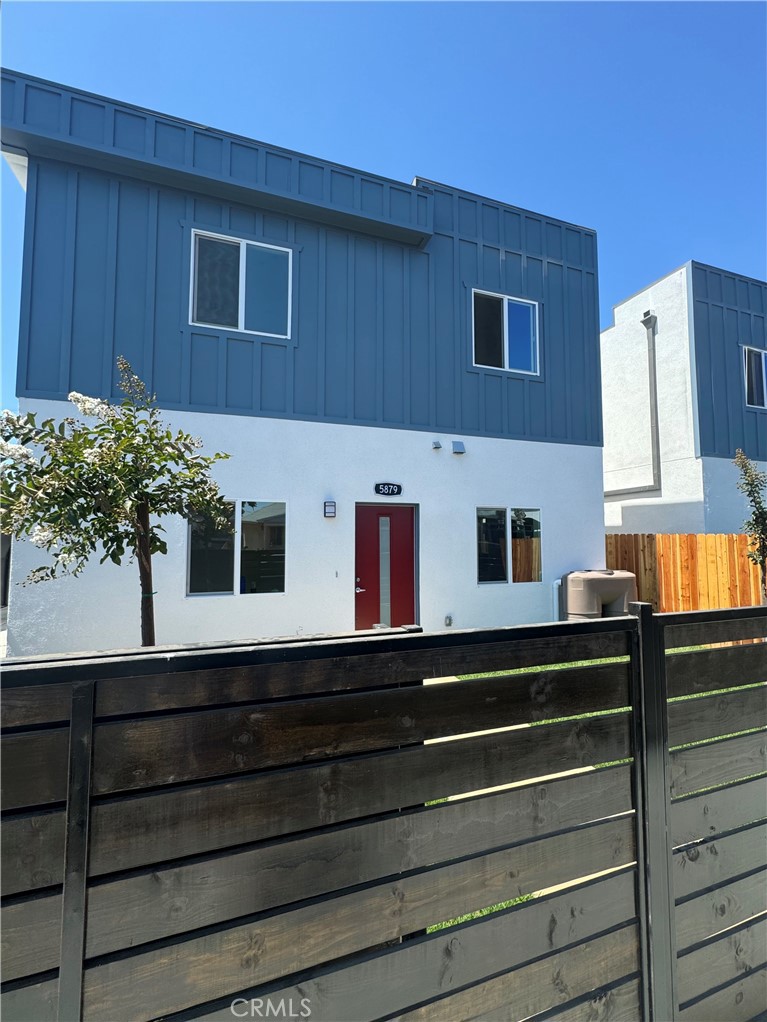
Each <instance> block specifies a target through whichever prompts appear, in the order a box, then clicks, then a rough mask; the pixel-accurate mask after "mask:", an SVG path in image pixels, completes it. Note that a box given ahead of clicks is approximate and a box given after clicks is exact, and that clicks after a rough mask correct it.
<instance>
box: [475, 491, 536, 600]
mask: <svg viewBox="0 0 767 1022" xmlns="http://www.w3.org/2000/svg"><path fill="white" fill-rule="evenodd" d="M507 519H508V521H509V522H510V531H511V547H510V548H509V544H508V530H507V527H506V522H507ZM509 553H510V555H511V556H509ZM509 562H511V581H512V582H540V581H541V580H542V578H543V574H542V571H541V512H540V510H539V509H531V508H516V507H515V508H510V509H508V510H507V509H506V508H505V507H479V508H477V581H478V582H508V581H509Z"/></svg>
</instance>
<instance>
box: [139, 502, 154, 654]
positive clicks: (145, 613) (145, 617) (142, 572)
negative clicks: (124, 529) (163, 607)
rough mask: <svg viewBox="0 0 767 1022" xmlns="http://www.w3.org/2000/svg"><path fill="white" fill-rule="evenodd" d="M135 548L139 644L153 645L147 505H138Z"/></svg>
mask: <svg viewBox="0 0 767 1022" xmlns="http://www.w3.org/2000/svg"><path fill="white" fill-rule="evenodd" d="M136 540H137V542H136V550H137V553H138V571H139V578H140V580H141V645H142V646H154V644H155V640H154V593H153V592H152V555H151V553H150V552H149V505H148V504H147V503H146V501H142V502H141V503H140V504H139V506H138V524H137V526H136Z"/></svg>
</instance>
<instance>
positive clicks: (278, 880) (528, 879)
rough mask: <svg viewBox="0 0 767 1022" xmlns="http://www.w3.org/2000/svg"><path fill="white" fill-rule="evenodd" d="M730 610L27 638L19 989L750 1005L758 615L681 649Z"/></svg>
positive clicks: (57, 996)
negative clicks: (233, 642)
mask: <svg viewBox="0 0 767 1022" xmlns="http://www.w3.org/2000/svg"><path fill="white" fill-rule="evenodd" d="M732 614H735V615H739V616H737V618H736V619H729V618H728V619H727V620H721V621H720V620H718V619H717V620H716V621H715V620H713V619H711V616H710V615H709V616H708V617H707V618H706V620H705V622H703V624H701V623H700V618H701V615H683V616H682V618H684V619H685V620H688V619H692V618H694V620H688V623H687V624H682V622H681V619H680V617H679V616H674V617H673V618H667V619H665V620H664V619H662V618H661V619H659V618H658V617H657V616H653V615H651V614H649V615H648V613H646V612H644V613H643V615H642V616H640V617H639V618H637V617H634V616H632V617H626V618H620V619H612V620H606V621H594V622H587V623H560V624H552V625H538V626H529V627H521V628H508V629H497V630H493V631H489V632H484V631H472V632H456V633H449V634H438V635H423V634H391V633H383V634H379V635H376V636H368V637H364V638H359V637H350V638H342V639H336V640H325V641H304V642H295V643H292V642H279V643H273V644H259V645H256V646H251V647H248V648H211V649H197V650H183V651H182V650H179V651H175V652H168V651H158V652H155V653H151V654H146V653H138V652H136V653H135V654H126V655H115V656H106V657H93V658H85V659H78V658H74V657H64V658H61V659H60V660H59V661H56V662H51V661H38V662H28V663H24V662H18V663H13V662H11V663H10V664H9V665H8V666H7V667H6V670H5V672H4V675H3V679H2V685H3V708H4V717H3V726H4V730H3V736H2V743H1V749H2V766H3V818H2V866H3V869H2V894H3V903H2V923H3V930H2V940H3V980H4V983H3V998H2V999H3V1017H4V1019H6V1020H8V1022H22V1020H30V1022H31V1020H34V1022H47V1020H51V1022H54V1020H56V1019H62V1020H69V1019H72V1020H74V1019H78V1018H83V1019H87V1020H98V1022H107V1020H114V1022H123V1020H129V1019H130V1020H150V1019H160V1018H162V1019H169V1020H170V1019H173V1020H176V1022H181V1020H182V1019H184V1020H191V1019H207V1020H214V1019H217V1020H221V1019H226V1020H230V1022H231V1020H232V1019H233V1018H237V1017H259V1016H258V1015H257V1014H251V1010H250V1008H251V1006H250V1003H249V1002H250V1001H251V999H256V1001H257V1002H259V1003H260V1004H261V1007H260V1008H259V1010H260V1011H261V1012H262V1016H263V1017H277V1018H279V1017H283V1018H285V1017H291V1013H292V1015H293V1017H308V1018H311V1019H314V1020H319V1022H343V1020H353V1022H363V1020H385V1019H395V1018H396V1019H403V1020H404V1019H407V1020H416V1019H418V1020H427V1019H428V1020H434V1022H437V1020H439V1022H447V1020H455V1022H460V1020H463V1019H467V1020H468V1019H474V1018H476V1019H479V1018H483V1019H491V1018H492V1019H527V1018H528V1017H534V1018H537V1017H538V1016H540V1018H541V1020H543V1019H544V1018H545V1019H550V1018H556V1019H558V1020H575V1019H591V1018H594V1019H597V1018H598V1019H600V1020H602V1019H604V1020H613V1022H615V1020H625V1022H636V1020H637V1019H640V1018H641V1019H648V1020H649V1019H650V1018H653V1019H655V1020H657V1022H663V1020H665V1019H666V1018H668V1019H670V1018H671V1015H672V1014H673V1009H671V1011H670V1012H669V1013H668V1014H667V1015H664V1014H663V1011H664V1008H663V1005H664V1003H666V1002H667V1003H668V1004H672V1003H673V1004H676V1003H677V1002H679V1003H680V1004H681V1006H682V1010H681V1012H680V1014H679V1018H681V1019H685V1020H689V1019H695V1020H696V1022H697V1019H698V1018H701V1019H704V1018H709V1017H710V1018H715V1017H718V1018H728V1019H731V1020H732V1022H740V1020H741V1019H742V1020H744V1022H745V1020H746V1019H749V1018H752V1017H754V1016H755V1015H756V1014H757V1013H758V1010H760V1009H759V1008H758V1006H757V1007H754V1006H755V1005H757V1001H758V997H759V995H760V991H762V990H763V981H764V978H765V976H767V971H766V970H765V968H764V963H765V961H767V956H765V955H764V954H763V953H761V951H760V943H759V942H760V939H761V934H762V930H761V929H760V927H762V928H763V927H764V923H765V912H764V906H763V898H762V897H761V893H760V892H762V890H763V885H762V884H761V881H762V880H763V879H764V870H765V856H764V849H763V846H760V843H759V842H760V840H763V837H762V835H763V829H764V822H763V818H764V815H765V814H764V813H763V812H762V813H761V815H760V809H759V807H760V805H762V806H763V804H764V798H762V801H761V803H760V795H759V792H760V790H761V792H762V795H763V794H764V787H763V785H764V770H765V766H764V734H765V733H764V730H762V731H755V730H754V729H755V728H757V727H761V728H763V727H764V724H765V723H766V722H767V718H766V717H765V713H764V685H762V686H761V688H759V687H755V686H756V685H757V684H758V683H760V682H764V681H765V678H767V670H766V668H767V653H766V652H765V650H766V649H767V647H765V645H764V644H763V643H758V644H751V645H741V646H737V647H727V646H724V647H720V648H717V649H712V650H701V651H696V652H694V653H682V654H670V655H669V656H668V657H667V660H668V681H667V680H666V671H665V670H664V660H663V641H664V636H665V640H666V645H669V640H673V643H674V644H675V645H698V644H699V641H698V640H700V633H701V629H703V630H704V632H703V634H704V638H703V640H702V641H703V642H723V641H727V640H728V639H743V638H751V637H754V636H757V637H758V636H763V635H765V633H767V610H759V609H756V608H755V609H754V610H753V611H752V612H751V613H750V616H745V617H744V616H743V615H744V612H742V611H740V612H739V611H735V612H730V615H732ZM720 617H722V616H721V615H720ZM725 617H726V615H725ZM685 629H686V631H685ZM696 629H697V632H696ZM696 636H697V638H696ZM653 657H654V659H653ZM691 658H695V659H691ZM651 660H652V664H651V663H650V661H651ZM456 675H457V676H459V678H460V677H461V676H465V675H477V676H475V677H470V678H465V677H464V679H463V680H453V681H439V682H435V681H434V679H442V678H445V677H450V676H456ZM482 675H484V676H482ZM648 678H649V679H650V683H648V680H647V679H648ZM643 684H644V687H643ZM666 684H668V690H669V695H670V696H671V697H673V698H672V699H671V701H668V702H666V700H665V696H664V697H663V698H660V696H663V690H664V688H665V686H666ZM728 685H738V686H739V689H740V690H739V691H737V692H735V693H733V694H727V695H724V694H722V693H719V692H716V694H714V693H715V690H718V689H721V688H725V687H727V686H728ZM746 686H753V687H746ZM698 693H700V698H697V699H690V700H681V701H675V700H676V699H677V697H679V696H686V695H689V694H698ZM678 707H679V708H681V709H678ZM686 707H690V710H689V711H688V710H687V709H686ZM667 710H668V714H667V716H666V712H667ZM499 728H502V729H505V730H498V729H499ZM658 728H659V729H660V730H663V729H666V730H667V732H668V733H669V734H670V736H671V742H672V745H678V746H683V745H688V744H689V743H690V742H695V741H698V740H704V741H705V742H706V745H704V746H691V747H690V748H689V749H684V748H680V749H679V750H675V751H673V752H671V754H670V755H669V748H668V742H667V741H666V742H663V743H661V744H660V745H658V744H657V743H656V744H655V745H653V743H652V742H651V741H650V740H649V739H651V738H652V736H653V729H658ZM746 729H747V730H748V731H749V732H750V733H748V734H745V735H740V736H739V737H736V738H728V739H723V740H719V739H718V736H719V735H721V734H730V733H734V732H739V731H744V730H746ZM712 739H716V740H715V741H713V742H712ZM651 746H652V750H653V751H652V752H651V753H650V754H649V755H648V751H647V750H648V749H649V748H650V747H651ZM714 746H716V748H713V747H714ZM701 748H704V749H706V750H708V755H700V753H699V752H698V751H697V750H699V749H701ZM650 761H652V762H650ZM648 764H649V767H650V768H651V769H648ZM653 771H654V772H653ZM752 774H761V776H759V777H757V778H756V779H753V778H752V779H751V780H743V778H744V777H746V776H747V775H752ZM659 778H660V779H661V780H660V783H662V784H663V785H665V787H663V788H662V789H661V794H660V798H659V799H658V800H657V802H658V803H659V804H656V803H655V802H649V804H650V806H651V811H650V812H649V813H648V812H645V811H644V806H645V804H647V803H648V799H649V796H651V795H653V785H654V784H657V783H659V782H658V779H659ZM722 785H727V787H726V788H724V789H723V788H722ZM733 785H734V787H733ZM760 785H761V786H762V787H761V789H760ZM500 786H504V787H500ZM714 786H716V790H715V792H714V793H705V794H704V795H703V796H700V795H695V794H694V792H696V791H698V790H699V789H700V788H709V787H714ZM721 791H724V792H725V796H724V798H723V799H722V798H718V796H719V793H720V792H721ZM731 791H736V792H737V799H735V798H729V797H728V795H729V794H731ZM715 796H716V797H715ZM701 798H702V799H703V801H700V800H701ZM696 799H698V802H696ZM736 802H737V806H738V808H739V810H742V811H741V812H740V815H738V813H737V812H736V806H735V803H736ZM666 817H667V818H668V819H666ZM668 820H671V825H670V826H671V829H672V832H673V841H674V850H673V853H672V850H671V849H670V848H669V847H668V844H667V839H666V829H665V827H666V825H667V824H668ZM701 821H703V822H701ZM759 821H762V822H761V823H759ZM760 827H761V829H759V828H760ZM701 828H703V829H702V830H701ZM712 828H713V829H712ZM659 833H660V834H661V835H662V841H661V842H659V841H658V839H657V838H658V834H659ZM713 848H716V851H717V853H719V854H717V855H715V854H713V853H712V852H711V849H713ZM696 850H697V852H698V854H697V855H696V854H695V852H696ZM672 854H673V857H672ZM760 854H761V859H760ZM727 856H729V858H727ZM725 859H726V860H727V861H728V862H729V866H724V867H722V866H720V865H719V864H720V860H721V862H722V863H724V862H725ZM699 861H700V862H701V866H700V867H698V865H697V863H698V862H699ZM685 862H691V863H693V865H692V866H691V867H690V868H689V869H688V868H687V867H686V866H685V865H684V863H685ZM706 863H709V864H710V865H709V871H708V872H706V871H705V869H704V865H705V864H706ZM637 864H639V865H637ZM716 870H719V872H716ZM680 877H681V878H683V879H678V878H680ZM663 880H665V885H666V887H665V889H666V891H667V895H666V897H667V905H666V908H667V914H668V915H669V919H670V918H671V916H670V913H671V905H672V901H671V896H670V894H668V892H669V891H670V890H671V885H672V884H673V885H674V894H675V897H676V901H677V908H676V913H675V922H676V927H675V929H674V933H673V934H672V933H671V930H669V931H668V934H667V935H666V937H667V940H666V944H665V945H664V944H663V942H662V940H661V936H662V935H661V934H660V932H658V933H657V934H656V936H655V937H654V938H653V940H651V937H653V932H652V931H653V929H655V930H659V927H658V923H657V920H656V922H655V925H654V927H651V926H650V925H649V919H648V916H649V909H650V907H651V905H652V904H653V898H656V899H657V896H658V895H657V891H656V887H657V889H658V890H661V889H662V888H663V883H662V881H663ZM680 884H682V886H679V885H680ZM685 885H686V886H685ZM531 895H535V897H532V898H530V899H529V900H525V899H526V898H527V897H528V896H531ZM707 899H708V900H707ZM722 904H724V905H725V908H724V910H723V911H720V907H721V905H722ZM498 906H503V907H500V908H498ZM760 906H761V907H760ZM489 909H494V911H489V912H488V913H487V914H484V915H478V914H477V913H479V912H481V911H483V910H489ZM466 916H469V917H470V918H468V919H466V920H464V918H463V917H466ZM443 923H449V924H450V925H448V926H447V927H445V928H438V929H435V927H437V926H439V924H443ZM762 943H763V942H762ZM672 945H678V947H679V948H680V957H679V962H678V970H675V969H674V962H672V961H671V958H672V957H673V954H675V951H676V948H675V946H672ZM664 947H665V948H666V951H667V952H669V953H667V954H666V957H665V959H663V958H662V956H661V955H660V954H659V951H658V948H664ZM743 948H746V951H744V950H743ZM672 953H673V954H672ZM760 955H761V957H760ZM666 959H668V960H666ZM651 966H652V968H651ZM664 970H665V976H664V975H661V976H659V977H657V976H656V975H655V973H656V972H664ZM651 975H652V976H653V980H652V982H651ZM760 984H762V985H760ZM676 989H678V993H679V996H678V997H677V994H676V992H675V990H676ZM233 1002H235V1003H234V1010H233ZM732 1004H734V1005H735V1007H734V1008H732ZM267 1005H269V1006H270V1007H271V1009H272V1014H271V1015H270V1016H267V1015H266V1014H265V1012H266V1006H267ZM700 1005H703V1007H704V1009H705V1011H709V1007H708V1006H709V1005H710V1006H711V1008H710V1011H711V1012H716V1011H717V1010H720V1015H718V1016H717V1015H715V1014H710V1013H709V1014H704V1015H700V1016H699V1015H696V1014H694V1012H693V1014H690V1011H691V1010H692V1009H693V1008H694V1009H696V1010H697V1009H698V1006H700ZM723 1006H727V1011H729V1012H730V1014H727V1013H726V1012H725V1013H724V1014H722V1013H721V1010H723ZM744 1006H745V1007H744ZM752 1008H753V1010H751V1009H752ZM749 1011H750V1012H751V1013H750V1014H749V1013H748V1012H749ZM302 1012H303V1013H304V1014H303V1015H302V1014H301V1013H302ZM308 1012H311V1014H307V1013H308ZM685 1012H687V1014H685Z"/></svg>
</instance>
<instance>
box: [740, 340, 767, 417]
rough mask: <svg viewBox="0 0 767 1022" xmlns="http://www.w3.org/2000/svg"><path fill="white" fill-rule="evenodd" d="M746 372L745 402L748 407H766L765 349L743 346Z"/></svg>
mask: <svg viewBox="0 0 767 1022" xmlns="http://www.w3.org/2000/svg"><path fill="white" fill-rule="evenodd" d="M743 357H744V360H745V372H746V404H747V405H748V406H749V407H750V408H767V351H764V350H763V349H762V348H744V349H743Z"/></svg>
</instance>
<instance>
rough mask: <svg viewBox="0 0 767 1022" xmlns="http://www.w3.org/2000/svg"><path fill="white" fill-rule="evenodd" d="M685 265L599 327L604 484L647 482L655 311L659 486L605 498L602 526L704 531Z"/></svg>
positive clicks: (622, 529) (609, 487) (620, 307)
mask: <svg viewBox="0 0 767 1022" xmlns="http://www.w3.org/2000/svg"><path fill="white" fill-rule="evenodd" d="M689 273H690V267H689V265H686V266H683V267H681V268H680V269H678V270H674V271H673V273H670V274H668V275H667V276H666V277H664V278H663V279H662V280H659V281H657V282H656V283H654V284H651V285H650V286H649V287H647V288H645V289H644V290H643V291H640V292H638V293H637V294H636V295H633V296H632V297H631V298H628V299H626V301H625V302H622V303H621V304H620V305H617V306H616V307H615V309H614V325H613V326H612V327H610V328H608V329H607V330H605V331H603V333H602V335H601V356H602V407H603V421H604V435H605V450H604V484H605V491H611V490H619V489H621V488H623V487H634V486H649V485H650V484H651V483H652V457H651V443H650V398H649V376H648V364H647V331H646V329H645V327H644V326H643V324H642V322H641V320H642V317H643V315H644V313H645V312H647V311H648V310H652V311H653V312H654V313H655V315H656V316H657V329H656V337H655V352H656V375H657V386H658V435H659V442H660V462H661V465H660V477H661V478H660V489H659V490H654V491H647V492H644V493H636V494H621V493H616V494H615V495H611V496H607V497H606V498H605V524H606V527H607V531H608V532H703V531H704V526H705V515H704V507H703V472H702V466H701V462H700V459H698V458H696V456H695V455H696V449H695V410H694V400H695V394H694V388H693V384H692V380H693V373H692V368H691V346H690V329H689V312H690V309H689Z"/></svg>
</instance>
